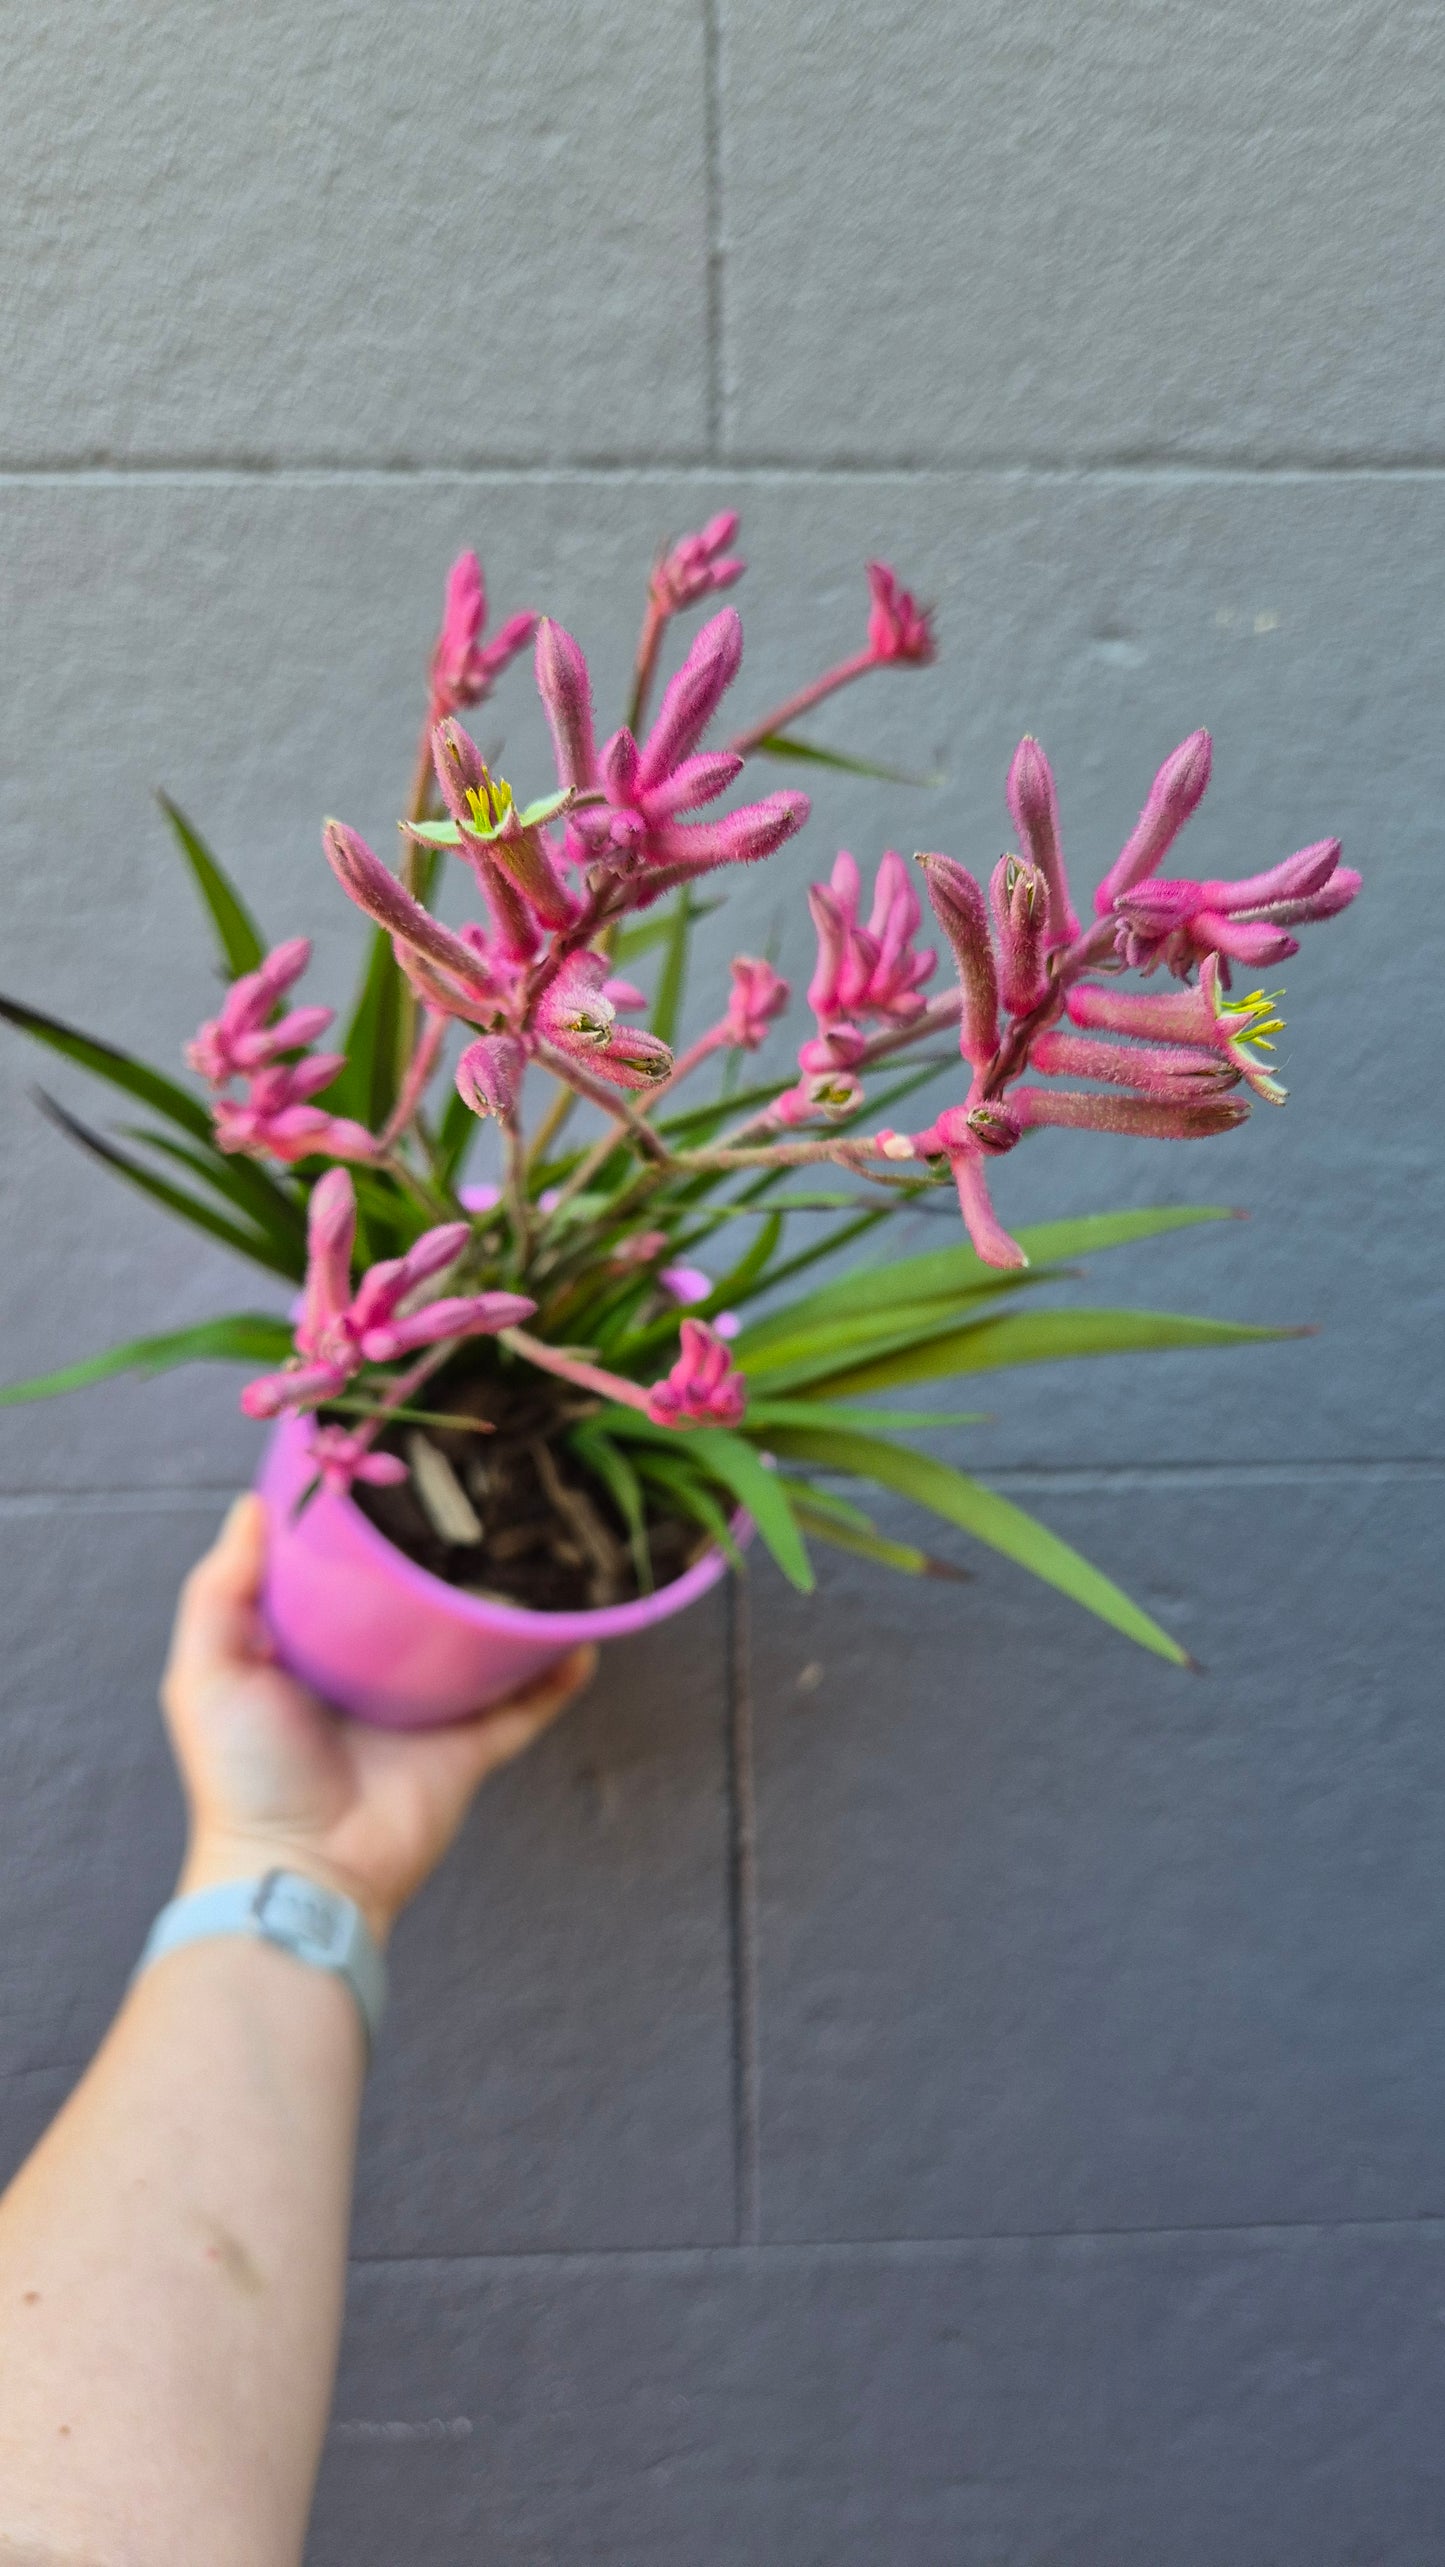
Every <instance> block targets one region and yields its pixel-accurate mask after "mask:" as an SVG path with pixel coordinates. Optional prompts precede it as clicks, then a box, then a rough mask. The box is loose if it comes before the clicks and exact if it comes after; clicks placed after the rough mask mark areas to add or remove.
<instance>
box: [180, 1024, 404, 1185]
mask: <svg viewBox="0 0 1445 2567" xmlns="http://www.w3.org/2000/svg"><path fill="white" fill-rule="evenodd" d="M344 1066H345V1063H344V1061H343V1058H342V1055H341V1054H340V1052H313V1053H312V1055H311V1057H310V1059H309V1060H305V1061H297V1062H295V1063H292V1064H286V1063H284V1062H283V1063H278V1064H277V1065H276V1066H275V1067H273V1068H271V1069H265V1070H257V1071H256V1072H255V1074H254V1076H253V1077H252V1078H250V1079H249V1080H248V1081H247V1087H246V1095H245V1097H244V1099H242V1100H239V1101H238V1100H237V1099H236V1098H234V1097H229V1096H222V1097H218V1098H217V1099H216V1103H215V1106H214V1108H213V1111H214V1115H215V1126H216V1146H217V1148H218V1149H221V1150H227V1151H230V1152H231V1153H233V1154H239V1155H242V1156H245V1157H249V1158H270V1159H281V1160H282V1161H284V1162H285V1163H287V1164H288V1165H293V1164H294V1163H295V1161H296V1160H297V1159H310V1158H316V1157H322V1158H328V1159H357V1160H364V1159H374V1158H375V1156H376V1152H377V1143H376V1140H375V1138H374V1136H373V1135H372V1134H371V1133H370V1132H368V1131H367V1130H366V1128H365V1126H364V1125H363V1124H360V1123H353V1122H352V1121H351V1120H350V1119H349V1118H348V1117H347V1116H346V1115H342V1114H328V1113H327V1111H326V1109H325V1107H324V1106H320V1105H314V1104H312V1102H311V1099H312V1098H313V1097H314V1096H315V1095H316V1093H317V1091H318V1089H320V1088H323V1087H329V1086H330V1085H331V1082H332V1080H333V1079H334V1078H335V1077H336V1074H337V1072H338V1071H339V1070H341V1069H342V1068H344Z"/></svg>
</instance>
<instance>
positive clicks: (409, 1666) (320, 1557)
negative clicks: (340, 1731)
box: [256, 1417, 741, 1729]
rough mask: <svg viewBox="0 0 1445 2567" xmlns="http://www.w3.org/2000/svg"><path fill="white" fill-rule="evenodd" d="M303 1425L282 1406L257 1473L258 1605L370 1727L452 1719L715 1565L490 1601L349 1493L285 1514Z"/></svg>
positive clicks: (679, 1593)
mask: <svg viewBox="0 0 1445 2567" xmlns="http://www.w3.org/2000/svg"><path fill="white" fill-rule="evenodd" d="M307 1433H308V1429H307V1427H306V1426H305V1424H303V1423H302V1422H300V1421H299V1420H297V1419H295V1418H290V1417H283V1418H282V1419H281V1420H280V1421H279V1423H278V1424H277V1425H276V1426H275V1427H274V1428H273V1429H272V1433H271V1437H270V1440H269V1442H268V1444H267V1447H266V1452H265V1455H264V1458H263V1460H262V1464H261V1469H260V1472H259V1474H258V1476H257V1482H256V1485H257V1487H258V1489H259V1490H260V1493H261V1495H262V1497H263V1498H264V1500H265V1502H266V1511H267V1516H268V1518H269V1534H270V1539H269V1541H268V1543H267V1554H266V1586H265V1592H264V1595H263V1598H262V1606H263V1611H264V1613H265V1617H266V1622H267V1624H268V1627H269V1629H270V1631H271V1635H272V1637H273V1639H274V1640H275V1643H276V1647H277V1650H278V1652H279V1655H280V1658H281V1661H282V1664H283V1665H284V1666H286V1667H288V1668H289V1669H290V1671H291V1673H292V1674H293V1675H295V1676H299V1677H300V1678H301V1679H302V1681H303V1683H305V1684H308V1685H310V1686H311V1688H312V1690H313V1691H314V1692H316V1693H319V1694H320V1695H321V1696H322V1698H323V1700H324V1701H326V1702H329V1703H333V1704H334V1705H335V1706H336V1708H337V1710H338V1711H345V1712H349V1713H350V1715H351V1717H352V1719H353V1720H364V1721H368V1722H369V1723H370V1724H371V1725H372V1726H373V1727H374V1728H378V1729H438V1728H441V1727H442V1726H444V1724H445V1723H446V1722H448V1721H451V1720H465V1719H466V1718H467V1717H468V1715H469V1714H470V1713H472V1712H476V1711H483V1710H485V1709H486V1708H487V1706H488V1705H489V1704H491V1703H494V1702H501V1701H503V1700H504V1699H505V1697H506V1696H507V1695H508V1694H510V1693H514V1692H515V1691H516V1689H517V1687H518V1686H519V1685H524V1684H526V1683H527V1681H528V1680H529V1678H530V1677H532V1676H536V1675H540V1673H541V1671H542V1669H543V1668H544V1667H546V1666H548V1665H550V1664H551V1662H552V1661H553V1660H554V1659H556V1658H560V1657H562V1656H564V1655H565V1653H566V1652H567V1650H569V1649H575V1648H577V1647H578V1646H579V1644H581V1643H583V1642H587V1641H598V1640H618V1639H621V1638H622V1637H623V1635H624V1634H625V1633H627V1632H629V1631H647V1630H649V1629H650V1628H651V1626H652V1625H653V1624H654V1623H656V1622H666V1621H667V1620H668V1619H669V1618H670V1617H671V1615H673V1614H674V1613H682V1612H683V1611H684V1610H685V1609H686V1607H687V1606H688V1605H690V1604H693V1603H695V1602H696V1600H697V1598H698V1597H699V1596H702V1595H706V1594H707V1592H708V1590H709V1588H710V1587H715V1586H716V1585H717V1583H718V1580H719V1579H720V1578H721V1577H722V1576H723V1575H724V1574H725V1572H726V1569H727V1562H726V1560H725V1558H724V1557H723V1554H722V1552H721V1551H718V1550H710V1551H706V1552H704V1554H703V1556H702V1558H701V1559H700V1560H695V1561H694V1562H693V1565H692V1567H691V1568H690V1569H686V1570H684V1572H683V1575H682V1576H681V1577H680V1578H674V1580H673V1581H672V1583H671V1585H670V1586H665V1587H660V1588H659V1589H658V1591H657V1593H656V1594H655V1595H647V1596H639V1597H637V1598H636V1599H635V1601H634V1602H633V1603H631V1604H609V1605H603V1606H600V1607H599V1608H598V1609H597V1611H595V1612H591V1613H529V1612H528V1611H527V1610H526V1608H525V1607H524V1606H522V1605H511V1604H491V1603H488V1602H487V1600H486V1599H485V1598H484V1597H482V1596H474V1595H464V1594H463V1593H462V1591H461V1589H460V1587H454V1586H449V1585H448V1584H447V1582H446V1580H445V1579H444V1578H434V1577H433V1576H432V1574H431V1572H430V1570H429V1569H422V1568H418V1566H417V1564H416V1562H415V1561H414V1560H409V1559H408V1558H407V1557H406V1555H405V1553H404V1552H401V1551H398V1550H397V1548H396V1546H395V1544H394V1543H392V1542H388V1541H387V1539H386V1536H385V1535H384V1534H383V1533H379V1532H378V1531H377V1529H376V1526H375V1525H374V1524H371V1523H369V1522H368V1521H367V1518H366V1517H365V1516H364V1515H363V1514H362V1512H361V1509H360V1507H359V1506H355V1505H353V1503H352V1501H351V1499H350V1498H349V1497H338V1496H337V1495H335V1493H334V1492H333V1491H332V1490H330V1489H326V1488H323V1489H320V1490H318V1491H317V1494H316V1495H315V1497H313V1498H312V1499H311V1500H310V1502H309V1504H308V1505H307V1506H306V1507H305V1509H304V1510H303V1512H302V1513H301V1514H300V1515H299V1516H298V1515H297V1514H296V1513H295V1507H296V1501H297V1499H298V1498H299V1497H300V1495H301V1492H302V1490H303V1489H304V1488H305V1487H306V1485H307V1483H308V1481H309V1480H311V1479H312V1478H313V1477H314V1471H313V1467H312V1464H311V1463H310V1461H309V1460H308V1458H307V1453H306V1442H307ZM739 1529H740V1530H741V1528H739Z"/></svg>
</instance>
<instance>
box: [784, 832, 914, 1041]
mask: <svg viewBox="0 0 1445 2567" xmlns="http://www.w3.org/2000/svg"><path fill="white" fill-rule="evenodd" d="M861 897H862V884H861V881H860V878H859V873H858V867H857V865H856V864H855V863H854V861H853V858H852V857H851V856H850V855H849V853H848V851H847V849H846V848H844V849H843V851H842V853H841V854H840V855H839V857H838V859H837V862H836V863H835V865H834V867H833V871H832V874H831V875H830V877H829V880H828V882H827V883H826V884H823V883H813V884H812V885H811V886H810V889H809V892H808V906H809V908H810V909H811V910H812V913H813V924H814V926H815V927H816V929H817V931H818V961H817V967H816V969H815V971H814V973H813V977H812V980H811V981H810V982H809V984H808V1005H809V1006H810V1007H811V1008H812V1010H813V1013H814V1015H815V1016H816V1017H817V1019H818V1021H819V1023H820V1025H823V1024H827V1023H829V1022H830V1021H831V1020H832V1019H833V1018H834V1017H837V1016H847V1017H854V1016H873V1017H877V1018H879V1019H880V1020H881V1021H882V1022H883V1023H885V1024H890V1025H909V1024H911V1023H912V1022H913V1019H914V1018H915V1017H916V1016H919V1015H921V1014H922V1012H923V1006H924V1000H923V994H922V987H921V984H922V983H923V982H924V981H926V980H927V978H928V976H929V974H930V972H931V971H932V970H933V967H934V964H935V963H936V962H937V960H938V955H937V953H936V951H935V950H934V949H933V948H932V947H929V948H928V949H927V950H925V951H924V952H923V953H915V952H914V950H913V938H914V936H915V934H916V933H917V930H918V924H919V920H920V918H921V917H922V914H923V913H922V911H921V909H920V907H919V902H918V894H917V893H916V891H915V890H914V888H913V885H912V883H911V881H910V880H909V876H908V868H907V866H906V865H905V864H904V862H903V859H902V857H901V856H900V855H898V854H896V853H895V851H894V850H893V848H891V847H890V848H889V849H888V851H887V853H886V855H884V856H883V857H882V859H881V860H880V863H879V866H878V872H877V876H876V878H875V881H874V886H873V908H872V911H871V913H870V916H869V920H868V924H867V926H866V927H862V926H860V925H859V923H858V907H859V902H860V899H861Z"/></svg>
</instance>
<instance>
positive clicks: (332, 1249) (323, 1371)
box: [241, 1168, 537, 1417]
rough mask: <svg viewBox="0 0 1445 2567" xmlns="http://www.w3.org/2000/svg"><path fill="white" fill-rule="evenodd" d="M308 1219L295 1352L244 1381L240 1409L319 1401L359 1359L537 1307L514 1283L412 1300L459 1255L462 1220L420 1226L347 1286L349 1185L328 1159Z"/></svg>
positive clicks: (527, 1314)
mask: <svg viewBox="0 0 1445 2567" xmlns="http://www.w3.org/2000/svg"><path fill="white" fill-rule="evenodd" d="M308 1228H309V1241H310V1254H309V1258H308V1261H307V1270H306V1290H305V1296H304V1299H303V1302H302V1307H301V1316H300V1318H299V1320H298V1321H297V1323H296V1335H295V1345H296V1355H297V1358H298V1360H297V1361H296V1362H295V1363H294V1364H292V1365H290V1366H288V1367H287V1369H286V1370H285V1371H284V1372H279V1373H267V1374H264V1375H263V1376H262V1378H261V1379H260V1380H259V1381H254V1382H248V1383H247V1385H246V1388H245V1389H244V1390H243V1392H242V1393H241V1406H242V1408H243V1409H244V1410H245V1412H246V1415H247V1416H248V1417H276V1416H279V1415H280V1413H281V1411H282V1410H283V1409H290V1408H314V1407H317V1406H318V1405H320V1404H322V1403H324V1402H325V1401H326V1400H327V1399H333V1398H335V1396H336V1394H337V1392H338V1391H340V1390H342V1389H344V1388H345V1386H346V1384H347V1382H349V1381H350V1380H351V1379H352V1378H353V1376H354V1375H355V1374H356V1373H358V1372H359V1371H360V1370H361V1367H362V1365H363V1364H389V1363H393V1362H395V1360H396V1358H397V1357H398V1356H399V1355H405V1354H410V1353H411V1352H412V1351H413V1350H414V1349H415V1348H416V1347H419V1346H433V1345H436V1344H437V1343H439V1341H440V1340H441V1339H442V1338H444V1337H477V1336H488V1337H491V1336H495V1335H496V1334H497V1332H498V1330H500V1329H503V1328H512V1327H515V1326H517V1325H518V1324H519V1322H520V1321H522V1320H524V1319H530V1318H531V1316H532V1313H533V1312H534V1310H535V1309H536V1307H537V1305H536V1303H535V1302H534V1301H529V1300H528V1299H527V1298H526V1297H525V1295H523V1294H521V1293H515V1292H483V1293H470V1294H459V1295H453V1296H451V1297H449V1298H447V1299H445V1300H440V1301H430V1302H425V1303H422V1304H421V1305H420V1306H418V1305H417V1302H416V1296H417V1295H418V1293H419V1292H420V1291H421V1290H422V1289H423V1287H424V1286H425V1285H427V1284H428V1283H430V1282H431V1281H432V1280H433V1279H434V1278H435V1277H436V1276H437V1275H439V1274H441V1273H442V1272H443V1271H444V1270H445V1268H446V1267H448V1266H450V1265H454V1264H455V1263H456V1260H457V1258H458V1257H459V1256H460V1255H461V1252H462V1250H463V1248H464V1247H465V1246H466V1244H467V1241H468V1239H469V1238H470V1236H471V1233H470V1230H469V1228H468V1225H467V1223H466V1222H465V1221H447V1222H443V1223H442V1224H441V1225H440V1226H439V1227H438V1228H437V1229H435V1230H427V1231H424V1232H423V1233H422V1236H421V1237H420V1238H419V1239H418V1240H417V1241H416V1242H415V1244H414V1246H412V1247H411V1248H409V1249H408V1250H407V1253H406V1255H405V1256H404V1257H389V1258H387V1259H386V1261H385V1262H384V1263H383V1264H381V1265H377V1266H372V1267H371V1268H370V1270H369V1271H368V1273H367V1274H366V1275H364V1276H363V1278H362V1281H361V1283H360V1284H359V1286H358V1287H357V1289H356V1291H355V1293H353V1292H352V1289H351V1252H352V1249H353V1247H354V1245H355V1240H356V1194H355V1190H354V1188H353V1186H352V1182H351V1179H350V1177H349V1176H348V1174H347V1172H346V1170H345V1169H344V1168H328V1170H327V1172H326V1174H325V1176H324V1177H322V1178H321V1179H320V1180H319V1181H318V1183H317V1184H316V1185H315V1186H314V1187H313V1189H312V1194H311V1206H310V1213H309V1223H308ZM408 1305H410V1307H408Z"/></svg>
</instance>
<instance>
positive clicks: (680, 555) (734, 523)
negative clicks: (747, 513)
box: [649, 508, 747, 615]
mask: <svg viewBox="0 0 1445 2567" xmlns="http://www.w3.org/2000/svg"><path fill="white" fill-rule="evenodd" d="M737 531H738V512H737V510H736V509H735V508H725V509H724V510H723V511H722V513H721V515H719V516H717V517H710V518H709V519H708V521H707V524H706V525H705V526H703V527H701V528H699V530H698V532H697V533H696V534H695V535H683V536H681V537H680V538H679V540H678V541H677V543H675V544H674V545H673V547H672V549H671V551H670V552H667V553H664V554H663V557H662V559H661V561H660V562H659V563H658V565H657V567H656V569H655V570H654V572H653V574H652V578H651V581H650V583H649V592H650V596H651V600H652V603H653V605H654V606H655V607H656V609H657V611H658V613H659V614H662V615H680V614H681V613H682V612H683V609H684V608H685V607H688V606H697V605H699V604H700V603H701V601H702V599H703V598H704V597H713V596H715V595H716V594H717V592H718V591H719V589H723V588H731V587H732V586H733V585H734V583H735V581H737V580H740V579H741V578H742V575H743V572H744V571H745V570H746V568H747V564H746V562H744V561H741V560H739V558H738V557H737V555H736V554H729V552H728V549H727V548H728V546H729V544H730V543H731V542H732V539H733V537H734V535H735V534H736V533H737Z"/></svg>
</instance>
